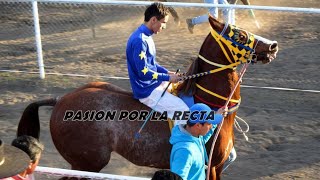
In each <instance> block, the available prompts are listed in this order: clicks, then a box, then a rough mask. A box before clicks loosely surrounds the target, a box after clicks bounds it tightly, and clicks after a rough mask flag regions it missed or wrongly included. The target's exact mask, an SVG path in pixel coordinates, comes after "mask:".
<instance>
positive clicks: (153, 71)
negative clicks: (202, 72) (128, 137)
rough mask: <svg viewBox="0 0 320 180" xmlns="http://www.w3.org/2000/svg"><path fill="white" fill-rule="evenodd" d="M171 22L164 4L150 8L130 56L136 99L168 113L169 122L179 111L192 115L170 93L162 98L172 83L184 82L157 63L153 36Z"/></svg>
mask: <svg viewBox="0 0 320 180" xmlns="http://www.w3.org/2000/svg"><path fill="white" fill-rule="evenodd" d="M168 20H169V10H168V8H167V7H166V6H164V5H163V4H162V3H158V2H157V3H153V4H151V5H150V6H148V8H147V9H146V11H145V13H144V23H143V24H142V25H141V26H140V27H138V28H137V29H136V30H135V31H134V32H133V33H132V34H131V36H130V37H129V40H128V43H127V47H126V56H127V66H128V74H129V78H130V85H131V88H132V91H133V97H134V98H135V99H138V100H139V101H140V102H141V103H143V104H145V105H147V106H149V107H151V108H153V109H154V110H155V111H158V112H161V113H163V112H164V111H167V115H168V118H171V119H172V117H173V115H174V112H175V111H188V110H189V108H188V106H187V105H186V104H185V103H184V102H183V101H182V100H181V99H180V98H179V97H176V96H174V95H172V94H170V93H168V92H166V93H165V94H164V96H163V97H161V94H162V92H163V91H164V90H165V89H166V87H167V85H168V83H169V82H172V83H176V82H178V81H179V80H181V77H179V75H178V74H175V73H174V72H171V71H169V70H167V69H166V68H165V67H163V66H161V65H159V64H158V63H157V61H156V48H155V44H154V41H153V39H152V35H153V34H158V33H160V32H161V31H162V29H165V28H166V24H167V22H168Z"/></svg>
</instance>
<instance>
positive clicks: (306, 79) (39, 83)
mask: <svg viewBox="0 0 320 180" xmlns="http://www.w3.org/2000/svg"><path fill="white" fill-rule="evenodd" d="M316 1H317V2H316ZM253 4H257V5H274V6H295V7H314V8H320V4H319V2H318V0H306V1H300V0H292V1H290V0H280V1H276V0H270V1H268V2H265V1H262V0H257V1H255V2H253ZM21 6H22V7H23V8H22V9H20V11H19V13H18V12H16V11H12V10H11V11H9V10H8V9H2V10H1V11H0V13H1V12H5V13H4V14H1V16H0V22H1V26H3V28H1V30H0V69H1V70H3V69H12V70H23V71H37V68H36V61H35V48H34V46H33V41H34V40H33V33H32V26H31V25H30V23H31V24H32V20H30V13H29V11H28V7H29V6H25V5H24V4H22V5H21ZM3 7H4V6H2V8H3ZM98 7H99V8H97V7H93V8H92V7H91V8H82V6H79V7H76V8H75V7H73V8H70V7H69V6H65V7H64V8H58V9H55V6H50V5H46V6H43V9H45V10H42V11H40V15H42V16H41V17H40V19H41V28H42V32H43V34H42V35H43V37H42V40H43V47H44V59H45V66H46V71H47V72H60V73H72V74H75V73H78V74H89V75H105V76H121V77H126V76H127V72H126V64H125V53H124V52H125V45H126V40H127V38H128V36H129V34H130V33H131V32H132V31H133V30H134V29H135V28H136V27H137V26H138V25H139V24H140V23H141V22H142V20H143V19H142V14H143V10H144V8H143V7H137V8H130V9H129V8H127V7H117V6H116V7H113V8H110V7H109V8H107V7H104V6H101V7H100V6H98ZM11 8H12V7H11ZM40 8H41V6H40ZM59 9H60V10H61V9H62V10H63V11H61V12H57V10H59ZM89 10H93V12H94V15H92V14H90V13H89V12H90V11H89ZM177 11H178V13H179V14H180V15H181V17H183V18H187V17H189V16H190V15H192V14H193V15H196V14H197V15H198V14H200V13H205V12H206V11H205V10H199V9H181V8H179V9H177ZM255 12H256V17H257V19H258V21H259V22H260V23H261V26H262V28H261V29H257V28H255V26H254V23H253V21H252V20H251V19H250V18H249V17H248V15H247V13H246V12H243V11H239V12H238V16H237V17H238V19H237V20H238V21H237V23H238V25H239V26H241V27H243V28H244V29H248V30H250V31H251V32H253V33H256V34H259V35H261V36H263V37H266V38H269V39H272V40H277V41H278V42H279V46H280V51H279V53H278V58H277V60H276V61H274V62H272V63H271V64H269V65H260V64H257V65H253V66H250V67H249V70H248V72H247V74H246V75H245V78H244V81H243V84H245V85H255V86H272V87H285V88H297V89H311V90H318V91H319V90H320V86H319V84H320V80H319V67H320V63H319V59H320V55H319V50H320V43H319V35H320V30H319V29H320V15H317V14H302V13H283V12H271V11H255ZM24 13H26V14H24ZM41 13H42V14H41ZM128 16H130V17H131V18H130V19H127V18H128ZM92 21H94V23H92ZM93 24H94V26H95V27H94V28H95V36H96V38H93V31H92V27H93ZM208 32H209V26H208V25H205V24H204V25H200V26H198V27H196V28H195V34H193V35H191V34H189V32H188V30H187V29H186V25H185V23H182V24H181V26H180V27H177V26H175V24H174V23H173V21H171V22H169V25H168V29H167V30H166V31H165V32H163V33H161V34H159V35H157V36H155V37H154V39H155V43H156V46H157V48H158V49H157V55H158V61H159V63H160V64H163V65H164V66H166V67H168V68H169V69H171V70H174V69H176V68H181V69H183V70H185V69H186V67H187V66H188V65H189V63H190V60H191V59H193V58H194V57H196V55H197V52H198V50H199V48H200V45H201V43H202V41H203V40H204V38H205V36H206V34H207V33H208ZM0 77H1V78H0V84H1V86H0V91H1V94H0V104H1V106H0V120H1V121H0V137H1V139H2V140H4V141H5V142H6V143H10V141H11V140H12V139H13V138H14V136H15V132H16V128H17V125H18V122H19V118H20V116H21V113H22V112H23V110H24V108H25V107H26V106H27V105H28V104H29V103H30V102H32V101H35V100H39V99H43V98H47V97H52V96H61V95H63V94H65V93H67V92H70V91H71V90H73V89H74V88H76V87H79V86H81V85H83V84H85V83H87V82H90V81H109V82H112V83H114V84H116V85H119V86H121V87H123V88H126V89H129V84H128V81H127V80H113V79H102V78H97V77H89V78H82V77H68V76H53V75H48V76H47V77H46V79H45V80H39V78H38V75H36V74H22V73H0ZM241 91H242V105H241V107H240V109H239V111H238V115H239V116H240V117H242V118H244V119H246V121H247V122H248V123H249V125H250V131H249V133H248V136H249V142H246V141H245V140H244V138H243V137H242V135H241V134H239V133H236V150H237V154H238V157H237V160H236V161H235V163H234V164H233V165H231V166H230V168H229V169H228V170H227V171H226V173H225V174H224V179H318V178H319V177H320V173H319V172H320V153H319V149H320V142H319V141H320V130H319V129H320V119H319V115H320V103H319V100H320V95H319V93H311V92H298V91H280V90H267V89H252V88H242V89H241ZM50 113H51V109H50V108H42V109H41V110H40V119H41V122H40V125H41V141H42V142H44V144H45V147H46V149H45V152H44V154H43V157H42V160H41V162H40V165H41V166H50V167H59V168H69V165H68V164H67V162H66V161H65V160H63V159H62V157H61V156H60V155H59V154H58V153H57V151H56V149H55V147H54V145H53V143H52V140H51V137H50V133H49V118H50ZM154 171H155V169H152V168H145V167H137V166H135V165H133V164H131V163H129V162H127V161H125V160H124V159H122V158H121V157H120V156H119V155H117V154H114V156H113V157H112V160H111V162H110V164H109V165H108V166H107V167H105V168H104V169H103V171H102V172H106V173H113V174H123V175H138V176H151V174H152V173H153V172H154ZM50 178H52V177H50Z"/></svg>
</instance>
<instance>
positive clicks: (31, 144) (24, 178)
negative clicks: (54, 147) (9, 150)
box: [4, 135, 43, 180]
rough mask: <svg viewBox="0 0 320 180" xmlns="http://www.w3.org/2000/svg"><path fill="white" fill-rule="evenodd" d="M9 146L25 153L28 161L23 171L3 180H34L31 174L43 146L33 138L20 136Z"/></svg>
mask: <svg viewBox="0 0 320 180" xmlns="http://www.w3.org/2000/svg"><path fill="white" fill-rule="evenodd" d="M11 145H12V146H14V147H16V148H19V149H20V150H22V151H24V152H25V153H27V155H28V156H29V158H30V161H29V165H28V166H27V168H26V169H24V171H22V172H20V173H19V174H17V175H15V176H13V177H9V178H6V179H4V180H34V176H33V172H34V170H35V169H36V167H37V165H38V163H39V160H40V157H41V153H42V151H43V144H41V143H40V142H39V141H38V139H36V138H34V137H31V136H26V135H22V136H19V137H17V138H16V139H14V140H13V141H12V144H11Z"/></svg>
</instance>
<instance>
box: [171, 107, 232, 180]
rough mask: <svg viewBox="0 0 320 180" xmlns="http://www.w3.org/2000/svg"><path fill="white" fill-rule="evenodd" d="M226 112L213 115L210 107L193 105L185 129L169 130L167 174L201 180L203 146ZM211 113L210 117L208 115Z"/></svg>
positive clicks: (222, 110)
mask: <svg viewBox="0 0 320 180" xmlns="http://www.w3.org/2000/svg"><path fill="white" fill-rule="evenodd" d="M226 112H227V108H220V109H219V110H218V111H217V112H216V113H214V112H213V111H211V109H210V107H209V106H207V105H205V104H203V103H197V104H194V105H193V106H191V107H190V116H189V119H188V121H187V124H186V125H182V124H181V125H178V126H175V127H174V128H173V129H172V134H171V137H170V143H171V144H172V150H171V155H170V170H171V171H172V172H174V173H176V174H178V175H179V176H181V177H182V179H183V180H204V179H205V178H206V174H205V168H206V163H207V162H208V155H207V152H206V148H205V144H206V143H207V141H208V140H209V139H210V137H211V135H212V134H213V132H214V130H215V128H216V127H217V124H219V123H220V122H221V121H222V119H223V116H225V115H226ZM213 113H214V116H212V114H213Z"/></svg>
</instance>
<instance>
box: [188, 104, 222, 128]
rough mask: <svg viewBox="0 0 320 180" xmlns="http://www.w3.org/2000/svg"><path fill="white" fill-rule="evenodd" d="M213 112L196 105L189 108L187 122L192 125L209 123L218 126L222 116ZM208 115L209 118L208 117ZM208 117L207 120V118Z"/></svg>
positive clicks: (206, 107) (203, 105)
mask: <svg viewBox="0 0 320 180" xmlns="http://www.w3.org/2000/svg"><path fill="white" fill-rule="evenodd" d="M213 113H214V111H212V110H211V108H210V107H209V106H207V105H205V104H203V103H197V104H194V105H193V106H191V107H190V116H189V119H188V121H189V122H190V123H192V124H196V123H201V124H203V123H210V124H219V123H220V122H221V121H222V119H223V116H222V115H221V114H213ZM209 115H210V117H208V116H209ZM207 117H208V118H207Z"/></svg>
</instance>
